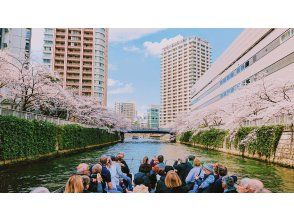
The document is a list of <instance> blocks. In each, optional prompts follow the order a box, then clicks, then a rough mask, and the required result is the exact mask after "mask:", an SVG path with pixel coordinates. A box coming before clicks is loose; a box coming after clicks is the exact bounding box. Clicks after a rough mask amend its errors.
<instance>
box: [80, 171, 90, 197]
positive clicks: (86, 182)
mask: <svg viewBox="0 0 294 220" xmlns="http://www.w3.org/2000/svg"><path fill="white" fill-rule="evenodd" d="M82 179H83V185H84V190H83V193H90V191H89V187H90V182H91V180H90V177H89V176H86V175H83V176H82Z"/></svg>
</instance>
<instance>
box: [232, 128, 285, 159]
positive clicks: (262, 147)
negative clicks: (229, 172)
mask: <svg viewBox="0 0 294 220" xmlns="http://www.w3.org/2000/svg"><path fill="white" fill-rule="evenodd" d="M253 131H254V132H255V133H256V138H255V139H254V140H251V141H250V142H249V143H248V144H246V145H243V146H240V142H241V141H242V140H244V139H245V138H246V136H247V135H248V134H249V133H250V132H253ZM282 132H283V126H281V125H273V126H262V127H242V128H240V129H239V130H238V132H237V133H236V136H235V140H234V145H235V146H238V148H239V150H240V151H241V152H243V153H244V152H245V151H248V153H251V154H258V155H259V156H265V157H266V158H269V157H271V156H273V155H274V154H275V152H276V148H277V146H278V143H279V140H280V138H281V135H282Z"/></svg>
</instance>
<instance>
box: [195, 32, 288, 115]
mask: <svg viewBox="0 0 294 220" xmlns="http://www.w3.org/2000/svg"><path fill="white" fill-rule="evenodd" d="M293 36H294V29H245V30H244V31H243V32H242V33H241V34H240V35H239V37H238V38H237V39H236V40H235V41H234V42H233V43H232V44H231V45H230V46H229V48H228V49H227V50H226V51H225V52H224V53H223V54H222V55H221V56H220V57H219V58H218V59H217V60H216V62H215V63H214V64H213V65H212V66H211V68H210V69H209V70H208V71H207V73H206V74H205V76H203V77H202V78H201V79H199V80H198V81H197V82H196V83H195V84H194V85H193V87H192V97H191V105H192V108H191V110H192V111H195V110H199V109H202V108H205V107H207V106H209V105H211V104H214V103H217V102H220V103H221V100H223V99H225V98H227V97H229V96H230V95H231V94H232V93H234V92H235V91H236V90H238V89H239V88H240V87H242V86H246V85H247V84H249V83H254V82H255V81H257V80H260V79H262V78H264V77H265V78H268V77H271V78H274V79H275V78H276V79H279V78H285V77H289V76H291V75H292V76H293V75H294V37H293Z"/></svg>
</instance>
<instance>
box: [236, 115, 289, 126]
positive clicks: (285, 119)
mask: <svg viewBox="0 0 294 220" xmlns="http://www.w3.org/2000/svg"><path fill="white" fill-rule="evenodd" d="M293 124H294V117H293V115H281V116H277V117H274V118H272V119H269V120H265V119H258V120H254V121H245V122H243V124H242V125H243V126H263V125H284V126H292V125H293Z"/></svg>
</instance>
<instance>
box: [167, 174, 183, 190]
mask: <svg viewBox="0 0 294 220" xmlns="http://www.w3.org/2000/svg"><path fill="white" fill-rule="evenodd" d="M164 183H165V185H166V187H167V188H175V187H179V186H182V181H181V179H180V177H179V175H178V174H177V172H176V171H174V170H170V171H168V172H167V174H166V177H165V180H164Z"/></svg>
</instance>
